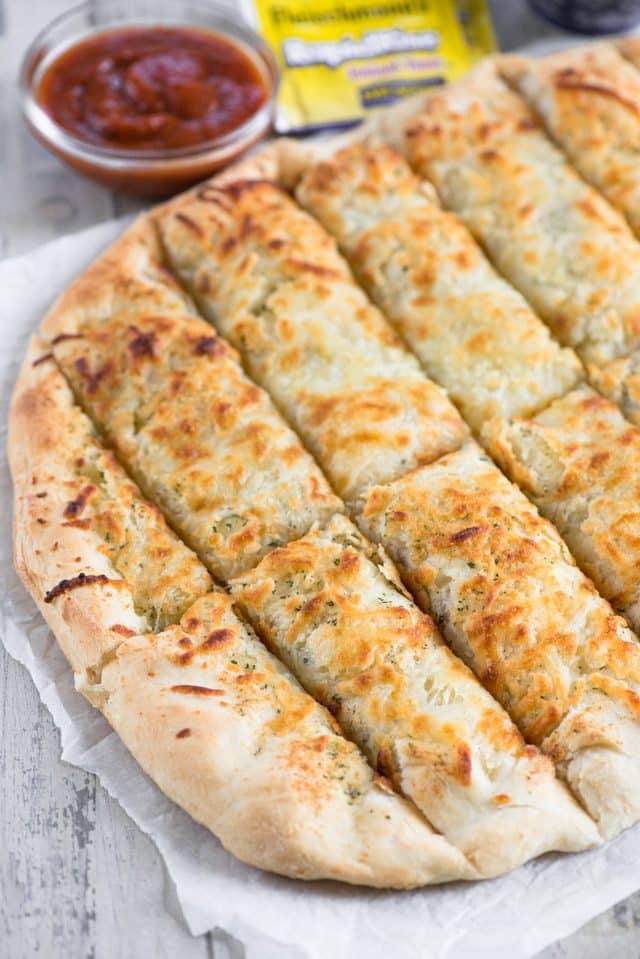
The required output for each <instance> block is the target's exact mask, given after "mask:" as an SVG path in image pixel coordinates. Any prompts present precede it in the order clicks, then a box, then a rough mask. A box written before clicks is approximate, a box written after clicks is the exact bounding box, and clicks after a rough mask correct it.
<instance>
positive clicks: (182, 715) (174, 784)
mask: <svg viewBox="0 0 640 959" xmlns="http://www.w3.org/2000/svg"><path fill="white" fill-rule="evenodd" d="M144 643H145V639H144V638H137V639H135V640H133V641H130V642H128V643H126V644H123V645H122V646H121V647H120V649H119V650H118V653H117V654H116V656H115V657H114V659H113V661H112V662H110V663H109V664H108V665H107V667H106V669H105V671H104V673H103V678H102V684H103V685H102V689H103V694H104V693H106V695H107V699H106V702H105V703H104V705H103V706H102V711H103V712H104V713H105V715H106V716H107V718H108V720H109V722H110V723H111V725H112V726H113V728H114V729H115V730H116V732H117V733H118V735H119V736H120V737H121V739H122V740H123V742H124V743H125V744H126V745H127V748H128V749H129V750H130V752H131V753H132V754H133V756H134V757H135V758H136V760H137V761H138V762H139V764H140V765H141V766H142V768H143V769H144V770H145V772H146V773H147V774H148V775H149V776H151V778H152V779H153V780H154V782H156V783H157V784H158V785H159V786H160V788H161V789H162V791H163V792H164V793H165V794H166V795H167V796H168V797H169V798H170V799H171V800H173V801H174V802H176V803H177V804H178V805H179V806H181V808H183V809H184V810H186V811H187V812H188V813H189V815H190V816H191V817H192V818H193V819H195V820H196V822H199V823H200V824H201V825H203V826H205V827H207V828H208V829H209V830H210V831H211V832H213V833H214V835H216V836H217V837H218V838H219V839H220V841H221V842H222V844H223V846H224V847H225V849H227V850H228V851H229V852H231V853H232V854H233V855H234V856H236V857H237V858H238V859H241V860H242V861H243V862H245V863H248V864H249V865H251V866H255V867H257V868H260V869H266V870H268V871H270V872H276V873H278V874H280V875H283V876H288V877H290V878H293V879H305V880H313V879H332V880H337V881H341V882H346V883H350V884H361V885H367V886H372V887H374V888H382V889H384V888H395V889H412V888H416V887H419V886H423V885H429V884H433V883H441V882H449V881H452V880H460V879H477V878H479V877H478V875H477V873H476V872H475V870H474V869H473V867H472V866H471V865H470V864H469V863H468V862H467V860H466V859H465V858H464V856H463V855H462V853H461V852H460V851H459V850H458V849H456V848H455V847H454V846H452V845H451V844H450V843H448V842H447V840H446V839H444V837H443V836H441V835H439V834H438V833H435V832H432V831H431V828H430V827H429V825H428V824H427V823H426V822H425V821H424V820H423V819H422V818H421V816H420V815H419V814H418V813H417V811H415V809H414V808H413V806H411V805H410V804H408V803H406V802H405V800H403V799H402V798H401V797H399V796H398V795H397V794H393V795H388V794H387V793H386V792H385V791H384V790H383V789H382V788H380V787H378V786H375V785H373V786H372V788H371V790H370V791H369V793H368V797H367V798H368V809H369V810H370V812H369V816H370V817H371V822H370V823H369V826H371V827H372V828H371V829H367V823H366V822H363V821H360V822H359V821H358V817H357V815H356V814H355V813H354V814H353V815H352V816H349V815H348V814H347V815H345V809H346V810H347V811H349V810H351V809H352V807H351V806H348V805H346V806H340V805H335V804H334V803H331V808H330V809H329V810H326V809H325V810H324V812H323V813H322V814H321V815H322V816H323V818H324V820H325V822H324V825H325V826H326V825H327V819H326V817H327V815H329V817H333V816H335V819H333V821H332V822H331V828H332V830H333V829H335V832H336V842H335V844H334V843H328V842H327V841H326V831H325V834H324V836H323V830H322V829H320V830H319V831H318V833H317V834H316V831H315V830H314V829H313V822H312V818H313V815H314V808H313V805H309V804H308V803H306V802H304V801H298V800H296V799H295V796H294V795H293V794H292V792H291V789H290V786H289V785H287V784H286V777H285V778H284V779H282V780H281V777H280V776H279V775H278V770H277V768H276V770H275V774H274V771H273V770H272V769H269V770H268V772H269V775H268V776H265V775H264V770H262V771H261V770H260V766H259V765H257V766H256V768H255V769H254V770H247V772H246V774H240V775H237V776H234V775H230V774H229V769H228V763H226V762H225V761H224V747H223V745H222V744H223V743H224V741H225V739H226V738H227V732H228V724H229V722H230V718H229V716H228V714H227V712H226V711H223V710H220V711H219V712H218V713H217V715H216V714H214V713H212V712H210V711H208V710H206V709H203V708H201V707H202V703H201V702H200V701H199V699H197V698H196V699H195V701H194V698H193V697H187V696H185V697H182V700H183V701H182V702H180V703H177V704H175V705H174V704H168V703H167V702H166V701H165V700H164V699H163V698H162V693H161V692H160V690H158V688H157V687H154V686H153V685H152V684H151V683H145V682H144V670H145V669H146V667H145V665H144V662H141V657H139V656H138V655H137V653H138V650H139V649H140V648H141V647H142V645H143V644H144ZM140 672H142V673H143V675H137V674H139V673H140ZM138 680H139V681H138ZM159 715H161V716H162V722H161V723H159V722H158V716H159ZM181 728H188V729H189V731H190V735H189V737H188V738H186V739H184V740H183V739H180V740H178V739H176V730H180V729H181ZM218 751H219V752H220V759H218V758H217V754H218ZM240 773H241V771H240ZM390 801H391V803H392V804H391V805H389V803H390ZM389 817H391V823H389V822H388V818H389ZM385 826H388V827H389V828H383V827H385Z"/></svg>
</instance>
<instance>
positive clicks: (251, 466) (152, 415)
mask: <svg viewBox="0 0 640 959" xmlns="http://www.w3.org/2000/svg"><path fill="white" fill-rule="evenodd" d="M53 349H54V354H55V357H56V360H57V361H58V362H59V363H60V365H61V367H62V369H63V371H64V372H65V374H66V375H67V377H68V379H69V381H70V382H71V384H72V386H73V389H74V392H75V393H76V395H77V396H78V397H79V398H80V401H81V402H82V404H83V405H84V406H85V408H86V409H87V410H88V411H89V413H90V415H91V416H92V417H93V418H94V419H95V421H96V422H97V423H98V424H99V425H100V428H101V429H103V430H104V432H105V433H106V435H107V436H108V437H109V439H110V440H111V442H113V443H114V445H115V447H116V449H117V451H118V453H119V455H120V456H121V457H122V458H123V460H124V461H125V462H126V463H127V465H128V466H129V468H130V469H131V470H132V472H133V473H134V475H135V476H136V479H137V480H138V482H139V483H140V485H141V486H142V487H143V488H144V490H145V491H146V492H147V493H148V495H149V496H152V497H153V499H154V500H155V502H157V503H158V504H159V505H160V507H161V508H162V509H163V510H164V511H165V513H166V515H167V516H169V517H170V519H171V522H172V524H173V525H174V526H175V528H176V529H177V530H179V532H180V534H181V535H182V536H183V537H184V538H185V539H186V541H187V542H188V543H189V544H190V545H191V546H192V547H193V549H195V550H196V552H197V553H198V555H199V556H200V557H201V558H202V559H203V561H204V562H205V563H206V565H207V566H208V567H209V569H210V570H211V571H212V572H213V573H214V574H215V575H216V576H218V577H220V578H221V579H227V578H228V577H229V576H231V575H233V574H234V573H238V572H241V571H242V570H243V569H247V568H248V567H250V566H251V565H253V564H254V563H255V562H256V561H257V559H259V558H260V557H261V556H263V555H264V554H265V553H266V552H268V550H269V549H271V548H273V547H274V546H277V545H280V544H282V543H285V542H288V541H289V540H290V539H295V538H297V537H298V536H300V535H302V534H303V533H305V532H306V531H307V530H308V529H309V527H310V526H311V525H312V523H314V522H315V521H316V520H318V519H320V518H323V517H328V516H330V515H332V514H333V513H334V512H336V511H337V510H340V509H342V506H341V504H340V502H339V500H338V499H337V498H336V497H335V496H334V495H333V494H332V493H331V490H330V489H329V487H328V484H327V482H326V480H325V479H324V477H323V476H322V474H321V473H320V471H319V469H318V468H317V466H316V465H315V463H314V462H313V460H312V459H311V457H310V456H309V455H308V453H306V452H305V450H304V449H303V447H302V445H301V444H300V442H299V440H298V438H297V437H296V436H295V434H294V433H292V432H291V430H290V429H289V428H288V427H287V426H285V424H284V422H283V421H282V419H281V418H280V416H279V415H278V413H277V412H276V411H275V410H274V409H273V406H272V405H271V403H270V401H269V399H268V397H267V396H266V395H265V394H264V393H263V391H262V390H260V389H259V388H258V387H257V386H255V385H254V384H253V383H251V382H250V381H249V380H248V379H247V378H246V376H245V375H244V374H243V372H242V370H241V368H240V366H239V364H238V363H237V361H236V358H235V356H234V354H233V351H232V350H231V349H230V348H229V347H228V346H227V345H226V344H225V343H224V342H223V341H221V340H219V339H218V338H217V337H216V336H215V334H214V333H213V331H212V330H211V328H210V326H209V325H208V324H207V323H206V322H204V321H203V320H197V319H195V318H192V317H189V316H174V317H170V316H162V315H161V316H156V315H154V314H153V313H151V314H150V315H142V314H140V315H139V316H137V317H136V318H135V320H134V322H131V319H130V317H129V315H128V313H127V312H126V311H125V312H124V313H120V314H117V315H115V316H111V317H110V319H109V321H108V322H107V323H104V324H101V323H97V324H90V323H87V324H85V325H84V326H83V327H82V332H81V333H80V334H78V335H74V336H72V337H70V338H62V339H60V340H59V341H58V342H57V343H55V344H54V348H53Z"/></svg>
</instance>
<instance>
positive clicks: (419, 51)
mask: <svg viewBox="0 0 640 959" xmlns="http://www.w3.org/2000/svg"><path fill="white" fill-rule="evenodd" d="M252 12H253V19H254V22H255V23H256V26H257V28H258V30H259V31H260V32H261V33H262V35H263V37H264V38H265V40H266V41H267V43H269V45H270V46H271V48H272V49H273V52H274V54H275V56H276V59H277V60H278V64H279V66H280V70H281V72H282V78H281V87H280V95H279V99H278V110H277V115H276V128H277V129H278V130H279V131H280V132H282V133H284V132H302V131H309V130H314V129H319V128H322V127H328V126H331V127H341V126H349V125H351V124H353V123H355V122H358V121H359V120H361V119H363V118H364V117H365V116H366V115H369V114H370V112H371V111H373V110H376V109H378V108H379V107H384V106H388V105H389V104H391V103H394V102H395V101H396V100H399V99H401V98H402V97H405V96H409V95H410V94H412V93H416V92H418V91H419V90H423V89H424V88H426V87H429V86H434V85H436V84H441V83H446V82H447V81H449V80H454V79H455V78H456V77H459V76H461V75H462V74H463V73H465V72H466V71H467V70H468V69H469V68H470V67H471V66H472V65H473V63H474V62H475V61H476V60H477V59H479V58H480V57H481V56H485V55H486V54H487V53H490V52H491V51H492V50H494V49H495V39H494V35H493V29H492V26H491V19H490V15H489V11H488V9H487V4H486V2H485V0H457V2H455V0H373V2H370V3H366V2H365V0H253V11H252Z"/></svg>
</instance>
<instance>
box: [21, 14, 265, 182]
mask: <svg viewBox="0 0 640 959" xmlns="http://www.w3.org/2000/svg"><path fill="white" fill-rule="evenodd" d="M144 26H163V27H166V26H170V27H191V28H196V29H203V30H210V31H213V32H214V33H218V34H221V35H222V36H224V37H227V38H228V39H230V40H231V41H232V42H233V43H235V45H236V46H238V47H240V48H241V50H242V51H243V52H244V53H245V54H246V55H247V56H248V57H249V58H250V59H251V60H252V61H253V62H254V64H255V65H256V67H257V68H258V70H259V72H260V74H261V75H262V77H263V79H264V85H265V89H266V91H267V99H266V101H265V102H264V103H263V104H262V105H261V106H260V107H259V108H258V110H257V111H256V112H255V113H254V114H252V115H251V116H250V117H249V118H248V119H247V120H245V121H244V122H243V123H242V124H241V125H240V126H238V127H236V128H235V129H233V130H230V131H228V132H227V133H225V134H224V135H222V136H220V137H218V138H216V139H214V140H209V141H207V142H206V143H199V144H197V145H192V146H190V147H184V148H180V149H173V150H169V149H167V150H144V151H143V150H131V149H124V148H123V149H117V148H115V149H114V148H112V147H103V146H97V145H94V144H92V143H87V142H86V141H84V140H81V139H79V138H78V137H75V136H73V134H71V133H69V131H67V130H65V129H64V128H63V127H61V126H60V125H59V124H58V123H56V122H55V120H53V118H52V117H51V116H50V115H49V114H48V113H47V112H46V111H45V110H44V109H43V107H42V106H41V105H40V104H39V102H38V99H37V97H38V88H39V85H40V82H41V79H42V76H43V74H44V72H45V71H46V70H47V69H48V67H49V66H50V65H51V64H52V63H53V62H54V60H56V59H57V58H58V57H59V56H60V55H61V54H62V53H64V52H65V51H66V50H68V49H69V47H71V46H75V44H76V43H78V42H79V41H81V40H85V39H86V38H87V37H89V36H91V35H94V34H97V33H102V32H105V31H108V30H113V29H123V28H126V27H144ZM19 87H20V97H21V102H22V111H23V114H24V117H25V119H26V122H27V125H28V126H29V128H30V130H31V132H32V133H33V134H34V136H35V137H36V138H37V139H38V140H39V141H40V143H42V144H43V145H44V146H45V147H46V148H47V149H48V150H50V151H51V152H52V153H54V154H55V155H56V156H58V157H59V158H60V159H61V160H64V161H65V162H66V163H68V164H69V166H71V167H73V168H74V169H75V170H77V171H78V172H80V173H82V174H84V175H85V176H87V177H90V178H91V179H92V180H96V181H98V182H99V183H103V184H106V185H107V186H109V187H111V188H112V189H120V190H126V191H127V192H129V193H136V194H138V195H143V196H157V197H159V196H168V195H170V194H172V193H176V192H178V191H179V190H181V189H185V188H186V187H188V186H191V185H192V184H193V183H197V182H198V181H199V180H203V179H205V177H207V176H209V175H210V174H211V173H213V172H215V171H216V170H219V169H220V168H221V167H223V166H225V165H226V164H228V163H230V162H231V161H232V160H234V159H235V158H236V157H238V156H239V155H240V154H241V153H243V152H244V151H245V150H247V149H248V148H249V147H251V146H253V144H255V143H257V142H258V140H260V139H262V138H263V137H264V136H266V134H267V133H268V132H269V130H270V129H271V125H272V122H273V115H274V110H275V100H276V93H277V88H278V68H277V66H276V62H275V59H274V57H273V54H272V53H271V50H270V49H269V47H268V46H267V44H266V43H265V42H264V41H263V40H262V38H261V37H259V36H258V34H257V33H255V32H254V31H253V30H252V29H251V28H250V27H248V26H247V25H245V24H244V23H243V22H241V21H239V18H238V20H232V19H231V18H230V17H229V15H228V14H225V12H224V10H223V8H221V7H220V6H217V5H216V4H214V3H209V2H207V0H146V2H145V0H87V2H86V3H82V4H80V5H79V6H77V7H73V8H72V9H70V10H68V11H67V12H66V13H63V14H62V15H61V16H59V17H56V18H55V19H54V20H52V21H51V23H50V24H49V25H48V26H46V27H45V28H44V30H42V31H41V32H40V33H39V34H38V35H37V36H36V37H35V39H34V40H33V42H32V43H31V45H30V46H29V48H28V49H27V51H26V53H25V55H24V58H23V61H22V65H21V68H20V77H19Z"/></svg>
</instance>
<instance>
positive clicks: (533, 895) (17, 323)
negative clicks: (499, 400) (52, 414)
mask: <svg viewBox="0 0 640 959" xmlns="http://www.w3.org/2000/svg"><path fill="white" fill-rule="evenodd" d="M123 228H124V224H123V223H122V222H119V223H118V222H110V223H106V224H102V225H100V226H98V227H94V228H93V229H91V230H87V231H85V232H83V233H79V234H75V235H73V236H69V237H64V238H63V239H61V240H56V241H55V242H53V243H50V244H48V245H47V246H44V247H41V248H40V249H39V250H37V251H35V252H34V253H30V254H28V255H27V256H23V257H20V258H17V259H14V260H7V261H5V262H4V263H0V336H1V340H0V403H1V404H2V408H1V411H0V413H1V417H2V420H1V422H2V429H3V435H4V436H5V437H6V419H7V409H8V403H9V398H10V394H11V390H12V387H13V383H14V380H15V377H16V375H17V371H18V367H19V364H20V361H21V357H22V355H23V353H24V349H25V346H26V341H27V338H28V336H29V334H30V333H31V332H32V331H33V330H34V329H35V327H36V326H37V324H38V322H39V320H40V318H41V316H42V315H43V313H44V312H45V310H46V309H47V308H48V306H49V305H50V304H51V302H52V301H53V299H54V298H55V296H56V295H57V294H58V293H59V292H60V291H61V290H62V289H64V287H65V286H66V285H67V284H68V283H69V282H70V281H71V280H72V279H73V277H74V276H75V275H77V274H78V273H79V272H81V271H82V269H83V268H84V267H85V266H86V265H87V263H88V262H89V261H90V260H91V259H93V257H95V256H96V255H97V254H98V253H99V252H100V250H102V249H103V248H104V247H106V246H107V245H108V244H109V243H110V242H111V241H112V240H113V239H114V238H115V236H116V235H117V234H118V233H119V232H120V231H121V230H122V229H123ZM51 441H52V442H55V437H53V436H52V438H51ZM0 496H1V497H2V501H1V503H0V524H1V525H0V574H1V575H2V582H3V583H4V584H5V585H4V590H3V597H2V602H1V605H0V630H1V633H2V639H3V642H4V644H5V646H6V648H7V649H8V651H9V653H10V654H11V655H12V656H14V657H15V658H16V659H17V660H19V661H20V662H21V663H23V664H24V665H25V666H26V667H27V669H28V670H29V672H30V674H31V676H32V678H33V681H34V683H35V684H36V686H37V688H38V690H39V692H40V696H41V697H42V700H43V702H44V703H45V704H46V706H47V707H48V709H49V710H50V712H51V714H52V716H53V718H54V721H55V722H56V724H57V725H58V727H59V728H60V733H61V743H62V757H63V759H64V760H66V761H67V762H69V763H72V764H73V765H75V766H79V767H81V768H83V769H86V770H89V771H91V772H94V773H95V774H96V775H97V776H98V778H99V779H100V781H101V783H102V784H103V786H104V787H105V788H106V789H107V790H108V791H109V792H110V793H111V795H112V796H114V797H115V798H116V799H117V800H118V801H119V802H120V803H121V805H122V806H123V808H124V809H125V810H126V811H127V812H128V814H129V815H130V816H131V817H132V819H133V820H134V821H135V822H136V823H137V824H138V826H139V827H140V828H141V829H142V830H143V831H144V832H146V833H148V834H149V835H150V836H151V838H152V839H153V841H154V842H155V843H156V845H157V847H158V849H159V850H160V853H161V854H162V856H163V857H164V860H165V862H166V865H167V870H168V873H169V875H170V877H171V879H172V881H173V882H174V884H175V889H176V892H177V896H178V900H179V902H180V905H181V907H182V911H183V913H184V917H185V921H186V923H187V925H188V927H189V929H190V930H191V932H192V933H193V934H196V935H197V934H200V933H202V932H204V931H206V930H207V929H212V928H214V927H216V926H218V927H221V928H222V929H224V930H226V931H227V932H229V933H230V934H231V935H233V936H235V937H236V938H237V939H239V940H240V941H241V942H242V943H244V945H245V949H246V955H247V959H303V957H304V959H356V957H360V956H366V957H367V959H389V957H393V959H427V957H428V959H445V957H446V959H466V957H473V959H483V957H486V959H502V957H504V959H507V957H508V959H526V957H528V956H532V955H534V954H535V953H536V952H538V951H539V950H540V949H542V948H543V947H544V946H546V945H547V944H548V943H550V942H552V941H554V940H556V939H559V938H561V937H563V936H566V935H568V934H569V933H571V932H572V931H573V930H574V929H576V928H577V927H578V926H580V925H582V924H583V923H584V922H586V921H587V920H588V919H590V918H591V917H592V916H594V915H596V914H597V913H599V912H601V911H603V910H604V909H606V908H608V907H609V906H610V905H612V904H613V903H614V902H617V901H618V900H620V899H622V898H624V897H625V896H627V895H629V894H630V893H631V892H633V891H634V890H635V889H637V888H638V887H640V827H636V828H635V829H631V830H629V831H627V832H626V833H625V834H624V835H623V836H621V837H620V838H619V839H618V840H616V841H615V842H612V843H609V844H608V845H607V846H606V847H604V848H601V849H598V850H594V851H592V852H589V853H584V854H582V855H579V856H577V855H574V856H546V857H544V858H542V859H539V860H537V861H536V862H533V863H530V864H529V865H527V866H524V867H522V868H521V869H519V870H517V871H516V872H514V873H512V874H511V875H509V876H506V877H502V878H500V879H496V880H492V881H490V882H484V883H475V884H468V885H464V884H458V885H456V886H449V887H445V888H441V889H425V890H421V891H417V892H410V893H385V892H372V891H367V890H363V889H353V888H349V887H346V886H345V887H341V886H338V885H337V884H332V883H296V882H293V881H290V880H285V879H279V878H278V877H275V876H269V875H267V874H265V873H261V872H259V871H257V870H255V869H251V868H249V867H248V866H244V865H243V864H242V863H240V862H238V861H237V860H235V859H233V857H231V856H229V855H228V854H227V853H226V852H225V851H224V850H223V849H222V847H221V846H220V844H219V843H218V842H217V840H216V839H215V838H214V837H213V836H211V835H210V833H208V832H207V831H206V830H205V829H203V828H201V827H200V826H197V825H196V824H195V823H194V822H193V821H192V820H191V819H190V818H189V817H188V816H187V815H186V814H185V813H183V812H182V811H181V810H180V809H178V807H176V806H175V805H174V804H173V803H171V802H170V801H169V800H168V799H166V798H165V796H164V795H163V794H162V793H161V792H160V790H159V789H158V788H157V787H156V786H155V785H154V784H153V783H152V782H151V781H150V780H149V779H148V778H147V777H146V776H145V775H144V773H143V772H142V770H141V769H140V768H139V767H138V765H137V763H136V762H135V760H134V759H133V758H132V757H131V756H130V755H129V754H128V752H127V751H126V749H125V748H124V746H123V745H122V743H121V742H120V740H119V739H118V737H117V736H116V735H115V734H114V733H113V732H112V731H111V730H110V728H109V726H108V724H107V723H106V721H105V720H104V719H103V718H102V716H101V715H100V714H99V713H98V712H97V711H95V710H94V709H93V708H92V707H91V706H90V705H89V704H88V703H87V702H85V700H84V699H83V698H82V697H81V696H80V695H79V694H78V693H76V692H75V690H74V688H73V680H72V677H71V671H70V669H69V667H68V666H67V664H66V661H65V659H64V657H63V656H62V653H61V652H60V650H59V649H58V646H57V644H56V642H55V640H54V639H53V637H52V635H51V633H50V632H49V629H48V628H47V626H46V625H45V624H44V621H43V620H42V618H41V617H40V615H39V613H38V612H37V610H36V608H35V606H34V604H33V602H32V600H31V598H30V597H29V596H28V595H27V593H26V592H25V590H24V589H23V587H22V586H21V584H20V583H19V581H18V579H17V577H16V575H15V573H14V571H13V566H12V561H11V528H10V527H11V481H10V478H9V473H8V467H7V465H6V457H5V458H4V459H3V462H2V471H1V474H0Z"/></svg>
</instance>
